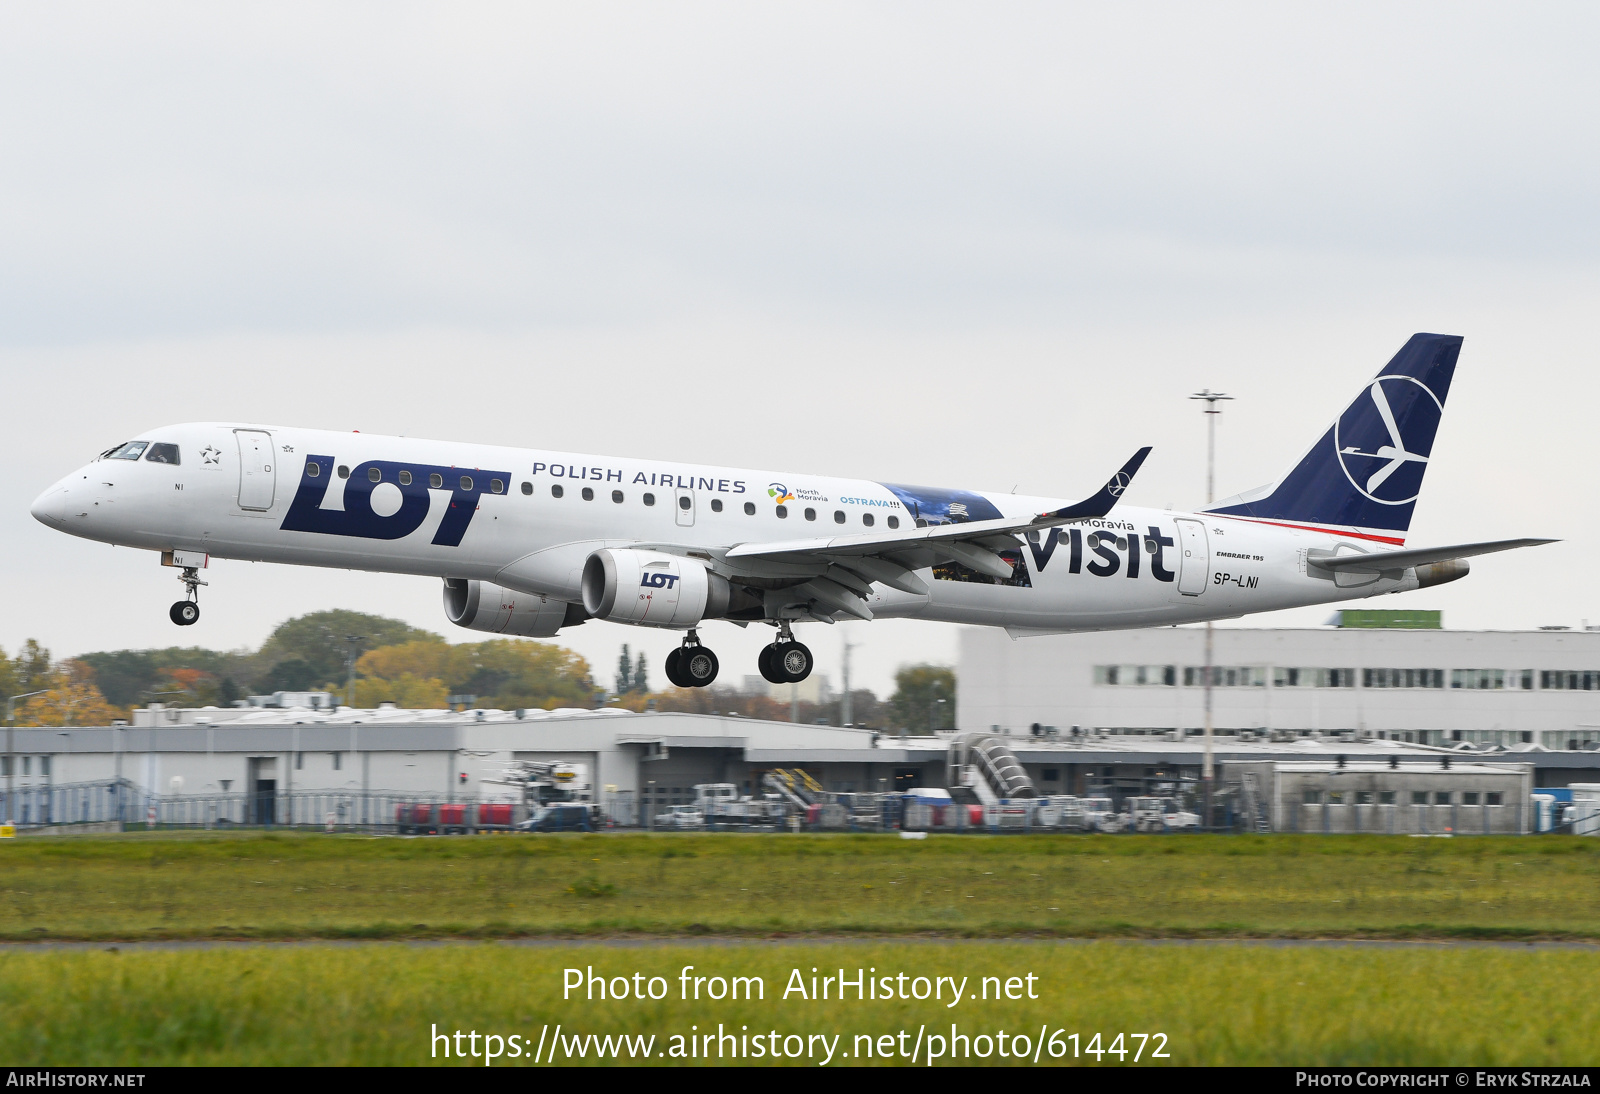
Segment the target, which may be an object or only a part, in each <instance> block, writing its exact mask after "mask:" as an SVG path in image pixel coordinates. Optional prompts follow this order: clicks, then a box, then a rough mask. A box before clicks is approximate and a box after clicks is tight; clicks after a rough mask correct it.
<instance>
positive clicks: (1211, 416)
mask: <svg viewBox="0 0 1600 1094" xmlns="http://www.w3.org/2000/svg"><path fill="white" fill-rule="evenodd" d="M1189 398H1191V399H1200V400H1203V401H1204V402H1205V404H1206V410H1205V414H1206V504H1207V505H1210V504H1211V503H1212V501H1214V500H1215V498H1216V479H1217V415H1218V414H1221V413H1222V410H1221V408H1219V407H1218V406H1217V404H1218V403H1219V402H1224V401H1228V400H1231V399H1232V398H1233V396H1232V395H1224V394H1223V393H1222V392H1220V391H1212V390H1211V389H1210V388H1204V389H1202V390H1200V391H1197V392H1195V393H1194V394H1193V395H1191V396H1189ZM1212 642H1213V633H1212V624H1211V620H1209V619H1208V620H1206V680H1205V696H1206V698H1205V705H1206V721H1205V730H1204V737H1203V749H1204V753H1203V754H1204V758H1203V760H1202V761H1201V764H1200V781H1201V785H1202V786H1203V787H1204V788H1205V799H1206V816H1205V822H1204V827H1206V828H1210V827H1211V819H1212V818H1211V790H1212V787H1213V785H1214V781H1215V780H1214V775H1215V770H1214V765H1213V763H1212V758H1211V733H1212V727H1211V685H1212V676H1213V675H1214V674H1215V673H1214V669H1213V666H1212V661H1213V660H1214V657H1213V652H1214V647H1213V644H1212Z"/></svg>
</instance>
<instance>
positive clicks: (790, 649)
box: [773, 642, 816, 684]
mask: <svg viewBox="0 0 1600 1094" xmlns="http://www.w3.org/2000/svg"><path fill="white" fill-rule="evenodd" d="M773 664H774V665H776V666H777V669H778V671H779V672H781V673H782V674H783V679H784V682H785V683H789V684H798V683H799V682H800V681H802V680H804V679H805V678H806V677H807V676H810V675H811V669H812V668H813V666H815V665H816V660H815V659H814V658H813V657H812V656H811V651H810V650H809V649H807V648H806V647H805V645H804V644H802V643H800V642H785V643H784V644H783V645H781V646H779V647H778V648H777V652H776V653H774V654H773Z"/></svg>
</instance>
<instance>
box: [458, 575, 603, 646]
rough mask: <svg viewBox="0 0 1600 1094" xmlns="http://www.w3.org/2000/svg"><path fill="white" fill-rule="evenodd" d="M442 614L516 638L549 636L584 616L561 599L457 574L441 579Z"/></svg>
mask: <svg viewBox="0 0 1600 1094" xmlns="http://www.w3.org/2000/svg"><path fill="white" fill-rule="evenodd" d="M444 614H445V616H446V618H448V619H449V620H450V622H452V623H454V624H455V625H456V626H458V627H466V628H467V629H468V630H474V631H488V632H490V633H491V634H514V635H517V636H518V637H520V638H549V637H551V636H552V635H554V634H555V633H556V631H557V630H559V629H560V628H561V627H571V626H576V625H577V624H579V623H582V622H583V621H584V619H585V618H586V616H585V615H584V613H583V609H582V608H581V607H580V606H578V605H577V604H569V603H567V602H566V601H565V600H556V599H554V598H552V597H548V596H538V595H536V594H532V593H519V592H513V591H512V590H510V589H503V588H501V587H500V586H499V585H493V584H491V583H489V582H487V581H468V580H465V579H463V578H459V577H447V578H445V579H444Z"/></svg>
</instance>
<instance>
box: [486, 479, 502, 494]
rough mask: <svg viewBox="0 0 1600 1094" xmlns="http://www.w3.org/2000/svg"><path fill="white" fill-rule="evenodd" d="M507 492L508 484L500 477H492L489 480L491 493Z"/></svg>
mask: <svg viewBox="0 0 1600 1094" xmlns="http://www.w3.org/2000/svg"><path fill="white" fill-rule="evenodd" d="M505 492H506V484H505V483H503V482H501V481H500V480H499V479H490V480H489V493H491V494H504V493H505Z"/></svg>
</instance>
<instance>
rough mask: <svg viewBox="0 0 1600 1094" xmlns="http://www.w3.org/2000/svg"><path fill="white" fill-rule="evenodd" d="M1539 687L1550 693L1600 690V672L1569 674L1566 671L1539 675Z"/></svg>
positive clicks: (1558, 670) (1546, 671)
mask: <svg viewBox="0 0 1600 1094" xmlns="http://www.w3.org/2000/svg"><path fill="white" fill-rule="evenodd" d="M1539 686H1540V687H1541V688H1546V689H1548V690H1550V691H1595V690H1600V672H1568V671H1567V670H1565V669H1554V670H1549V669H1547V670H1544V671H1542V672H1540V673H1539Z"/></svg>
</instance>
